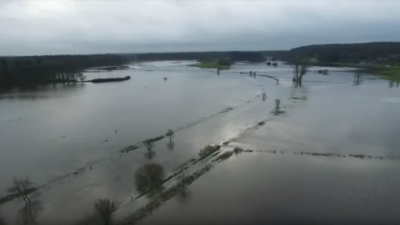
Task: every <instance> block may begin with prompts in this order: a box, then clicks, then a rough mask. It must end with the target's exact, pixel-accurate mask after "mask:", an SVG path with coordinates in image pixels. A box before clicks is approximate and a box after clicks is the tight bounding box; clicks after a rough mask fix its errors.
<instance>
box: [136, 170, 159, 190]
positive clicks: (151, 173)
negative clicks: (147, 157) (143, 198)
mask: <svg viewBox="0 0 400 225" xmlns="http://www.w3.org/2000/svg"><path fill="white" fill-rule="evenodd" d="M164 176H165V172H164V168H163V167H162V166H161V165H160V164H157V163H148V164H145V165H143V166H142V167H140V168H139V169H138V170H137V171H136V173H135V184H136V188H137V190H138V191H139V192H145V191H148V190H150V189H152V188H155V187H157V186H158V185H159V184H161V183H162V181H163V179H164Z"/></svg>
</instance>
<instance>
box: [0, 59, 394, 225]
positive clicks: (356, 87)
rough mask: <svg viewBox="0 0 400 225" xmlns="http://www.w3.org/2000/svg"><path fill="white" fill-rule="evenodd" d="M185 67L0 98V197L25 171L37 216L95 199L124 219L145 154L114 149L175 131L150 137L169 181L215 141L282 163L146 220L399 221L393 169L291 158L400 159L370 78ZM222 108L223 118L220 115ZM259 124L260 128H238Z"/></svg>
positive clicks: (250, 157) (245, 167)
mask: <svg viewBox="0 0 400 225" xmlns="http://www.w3.org/2000/svg"><path fill="white" fill-rule="evenodd" d="M186 64H187V62H181V63H177V62H150V63H144V64H142V65H132V66H131V69H129V70H120V71H112V72H88V73H87V74H86V76H87V77H88V79H91V78H98V77H122V76H127V75H130V76H131V77H132V79H131V80H130V81H127V82H121V83H107V84H85V85H76V86H67V87H62V86H56V87H44V88H41V89H38V90H30V91H24V92H15V93H8V94H3V95H0V171H2V172H1V174H0V181H1V182H0V193H1V194H2V195H3V194H5V188H7V187H9V185H10V183H11V181H12V178H13V177H14V176H18V177H25V176H29V177H30V179H31V180H32V181H34V182H35V183H37V184H40V185H42V184H46V187H45V188H44V189H43V190H42V191H41V192H42V196H41V197H40V199H41V201H42V202H43V206H44V207H43V211H42V212H41V215H40V217H39V218H40V219H41V220H42V221H53V222H54V221H56V220H65V221H72V220H74V219H71V218H76V217H82V216H84V215H86V214H87V213H88V211H90V210H91V206H92V204H93V201H94V200H96V199H98V198H100V197H107V198H113V199H115V200H117V201H119V202H120V203H121V204H122V207H121V209H120V210H118V211H117V215H116V217H118V218H122V217H124V216H125V215H128V214H130V213H131V212H133V210H134V209H136V208H138V207H140V206H141V205H142V203H141V202H133V203H131V202H130V199H131V197H132V196H136V195H137V191H136V189H135V185H134V180H133V174H134V172H135V170H136V169H137V168H138V167H139V166H141V165H143V164H144V163H146V162H148V161H149V159H147V158H146V157H145V152H146V151H145V149H143V148H140V149H137V150H135V151H133V152H130V153H128V154H126V153H123V154H120V153H118V152H119V150H121V149H122V148H124V147H126V146H128V145H132V144H135V143H137V142H140V141H143V140H145V139H148V138H152V137H155V136H159V135H162V134H165V133H166V131H167V130H168V129H174V130H177V131H178V132H177V133H176V134H175V138H174V143H175V145H174V149H173V150H169V149H168V148H167V143H168V141H167V140H166V139H164V140H161V141H159V142H157V143H156V147H155V149H154V150H155V152H156V154H155V157H154V158H153V159H151V160H150V161H153V162H157V163H160V164H162V165H163V166H164V168H165V170H166V172H171V171H172V170H173V169H174V168H176V166H178V165H179V164H181V163H182V162H184V161H186V160H188V159H190V158H193V157H196V156H197V153H198V151H199V150H200V149H201V148H203V147H204V146H206V145H208V144H216V143H221V142H223V141H226V140H231V143H230V144H229V146H228V147H232V148H233V147H235V146H240V147H245V148H249V149H254V150H255V149H262V150H273V149H276V150H277V151H284V154H283V155H281V154H279V155H278V154H276V155H273V154H267V153H246V154H242V155H239V156H238V157H237V158H235V157H233V158H230V159H229V160H228V161H226V162H223V163H221V164H218V165H217V166H216V167H215V168H214V169H213V170H211V171H210V172H209V173H207V174H206V175H204V176H203V177H201V178H200V179H199V180H198V181H196V182H195V183H194V184H192V185H191V186H190V187H189V188H190V194H189V196H188V198H186V199H181V198H174V199H172V200H171V201H170V202H168V203H166V204H165V205H164V206H162V207H161V208H160V209H158V210H156V211H155V212H154V213H153V215H152V216H151V217H149V218H147V219H146V220H144V221H143V223H144V224H146V223H147V224H156V223H160V222H171V223H175V224H193V223H210V222H221V223H234V222H238V221H241V222H243V223H244V222H248V221H254V220H262V221H264V222H281V221H282V219H286V221H289V220H293V221H301V222H316V223H321V222H326V221H332V222H350V221H351V222H353V221H354V222H366V221H367V222H371V223H372V222H387V223H390V222H396V223H400V219H398V218H400V217H398V216H397V215H398V213H399V211H398V210H399V203H400V193H399V191H398V189H397V188H396V187H398V186H399V184H400V177H399V176H397V174H398V172H399V171H400V170H399V167H398V165H399V161H395V160H389V159H385V160H375V159H352V158H330V157H315V156H305V155H294V154H293V153H294V152H301V151H304V152H321V153H322V152H328V153H341V154H370V155H382V156H386V155H390V156H393V155H397V156H399V155H400V153H399V152H398V149H399V147H400V142H399V141H398V137H397V136H398V134H399V133H400V126H398V124H400V123H399V122H400V117H399V116H398V112H400V89H398V88H396V86H394V87H392V88H390V87H389V83H388V82H387V81H383V80H375V79H373V78H374V77H372V76H370V75H364V76H363V77H362V82H355V81H354V76H353V74H354V73H353V72H346V71H345V70H348V69H336V70H335V69H331V72H330V74H329V75H328V76H324V75H320V74H318V73H315V72H313V71H311V72H310V73H309V74H307V75H306V76H305V80H304V82H303V86H302V87H295V86H294V85H293V84H292V82H291V77H292V74H291V73H292V71H291V69H290V68H289V67H285V66H280V67H278V68H273V67H268V66H266V65H264V64H235V65H234V66H233V68H232V70H231V71H229V72H226V71H223V72H222V73H221V75H220V76H217V75H216V72H215V71H210V70H200V69H197V68H193V67H187V66H185V65H186ZM315 69H317V68H315ZM249 70H252V71H257V73H258V74H265V75H272V76H276V77H277V78H279V79H280V82H279V85H277V84H276V82H275V81H274V80H272V79H268V78H265V77H260V76H257V78H256V79H254V78H250V77H248V76H242V75H240V74H239V72H241V71H246V72H247V71H249ZM313 70H314V68H313ZM164 77H168V80H167V81H164V80H163V78H164ZM370 78H372V79H370ZM262 92H265V93H266V95H267V99H266V100H265V101H263V100H262V98H261V96H260V94H261V93H262ZM276 98H279V99H280V100H281V102H282V103H281V104H282V109H283V110H285V113H284V114H281V115H278V116H274V115H272V114H271V113H270V112H271V110H273V108H274V100H275V99H276ZM228 107H231V108H232V110H230V111H229V112H226V113H218V112H221V111H222V110H224V109H226V108H228ZM260 121H265V125H264V126H261V127H258V128H257V129H250V130H248V128H249V127H252V126H254V125H255V124H257V123H258V122H260ZM89 167H92V168H91V169H89ZM79 168H83V169H82V170H79V173H77V174H72V175H69V176H68V177H65V176H64V175H65V174H68V173H71V172H72V173H73V172H74V171H76V170H77V169H79ZM55 178H59V179H57V180H56V182H51V181H53V180H54V179H55ZM19 206H21V202H20V201H13V202H10V203H7V204H6V205H4V206H2V208H3V211H4V212H5V213H7V214H9V215H13V212H14V211H15V210H16V209H17V208H18V207H19ZM12 218H13V216H10V218H9V219H10V220H12Z"/></svg>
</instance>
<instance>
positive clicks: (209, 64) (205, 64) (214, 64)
mask: <svg viewBox="0 0 400 225" xmlns="http://www.w3.org/2000/svg"><path fill="white" fill-rule="evenodd" d="M190 66H193V67H199V68H202V69H220V70H228V69H230V67H229V66H223V65H219V64H218V63H217V62H201V63H197V64H193V65H190Z"/></svg>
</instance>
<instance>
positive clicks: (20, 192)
mask: <svg viewBox="0 0 400 225" xmlns="http://www.w3.org/2000/svg"><path fill="white" fill-rule="evenodd" d="M34 190H36V188H35V187H34V186H33V183H32V182H31V181H30V180H27V179H26V180H19V179H17V178H16V177H15V178H14V183H13V186H12V187H10V188H8V189H7V191H8V192H9V193H10V194H14V195H17V196H21V197H22V198H23V199H24V201H25V206H26V207H29V206H30V205H31V204H32V200H31V197H30V196H29V194H30V193H32V192H33V191H34Z"/></svg>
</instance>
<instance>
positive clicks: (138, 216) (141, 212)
mask: <svg viewBox="0 0 400 225" xmlns="http://www.w3.org/2000/svg"><path fill="white" fill-rule="evenodd" d="M212 168H213V166H212V165H211V164H208V165H207V166H205V167H204V168H202V169H200V170H198V171H196V172H194V173H193V174H192V175H190V176H188V177H185V178H184V180H183V183H179V184H175V185H174V186H172V187H170V188H168V189H167V190H165V191H163V192H162V193H161V194H160V195H158V196H157V197H155V198H153V199H152V200H151V201H150V202H149V203H147V204H146V205H145V206H144V207H142V208H140V209H138V210H136V212H135V213H133V214H132V215H131V216H129V217H128V218H126V219H124V220H123V221H121V222H119V223H118V225H125V224H135V223H137V222H139V221H140V220H142V219H144V218H146V217H147V216H149V215H151V213H152V211H153V210H155V209H156V208H158V207H160V206H161V205H162V204H163V203H164V202H166V201H167V200H169V199H171V198H172V197H174V196H175V195H176V194H177V193H180V191H181V189H182V185H190V184H191V183H193V182H194V181H195V180H197V179H198V178H199V177H200V176H202V175H203V174H204V173H206V172H208V171H209V170H211V169H212Z"/></svg>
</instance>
